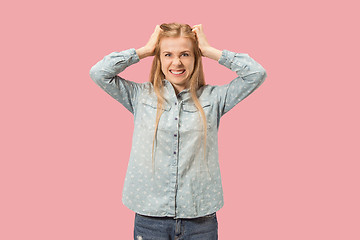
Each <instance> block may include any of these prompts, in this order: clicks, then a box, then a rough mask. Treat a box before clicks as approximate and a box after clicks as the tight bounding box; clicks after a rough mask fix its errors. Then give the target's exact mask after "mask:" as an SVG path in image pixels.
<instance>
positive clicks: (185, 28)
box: [150, 23, 207, 169]
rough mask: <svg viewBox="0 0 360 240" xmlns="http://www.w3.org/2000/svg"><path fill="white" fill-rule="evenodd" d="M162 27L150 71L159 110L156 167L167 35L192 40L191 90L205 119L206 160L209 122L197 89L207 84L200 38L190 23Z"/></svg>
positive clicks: (157, 112)
mask: <svg viewBox="0 0 360 240" xmlns="http://www.w3.org/2000/svg"><path fill="white" fill-rule="evenodd" d="M160 28H161V29H162V30H163V31H161V33H160V35H159V39H158V42H157V44H156V47H155V55H154V59H153V62H152V67H151V71H150V82H151V83H152V84H153V86H154V91H155V94H156V96H157V100H158V101H157V110H156V124H155V131H154V139H153V146H152V166H153V169H154V164H155V163H154V145H155V140H156V134H157V129H158V125H159V121H160V117H161V115H162V113H163V112H164V110H163V108H162V106H163V104H164V102H165V99H164V96H163V88H164V85H163V80H164V79H165V75H164V74H163V72H162V71H161V61H160V42H161V39H163V38H165V37H185V38H188V39H190V40H191V42H192V45H193V50H194V55H195V63H194V71H193V72H192V74H191V75H190V76H189V84H188V85H189V90H190V95H191V98H192V100H193V101H194V103H195V106H196V108H197V109H198V110H199V112H200V115H201V117H202V120H203V126H204V161H205V157H206V136H207V123H206V116H205V113H204V110H203V108H202V107H201V105H200V102H199V99H198V97H197V95H196V91H197V90H198V89H199V88H200V87H202V86H204V85H205V78H204V71H203V65H202V61H201V55H202V54H201V51H200V48H199V45H198V39H197V37H196V34H195V33H194V32H193V31H192V28H191V27H190V26H189V25H188V24H180V23H168V24H165V23H164V24H161V25H160Z"/></svg>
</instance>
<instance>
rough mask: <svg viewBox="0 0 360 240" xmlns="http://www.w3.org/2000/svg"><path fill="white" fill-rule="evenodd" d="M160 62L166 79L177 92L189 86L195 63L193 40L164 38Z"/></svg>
mask: <svg viewBox="0 0 360 240" xmlns="http://www.w3.org/2000/svg"><path fill="white" fill-rule="evenodd" d="M160 62H161V70H162V72H163V73H164V75H165V79H166V80H168V81H169V82H171V83H172V85H173V86H174V88H175V90H176V93H179V92H181V91H182V90H183V89H185V88H187V87H188V80H189V77H190V75H191V74H192V72H193V70H194V64H195V56H194V53H193V46H192V42H191V40H190V39H188V38H184V37H177V38H173V37H165V38H163V39H162V40H161V42H160Z"/></svg>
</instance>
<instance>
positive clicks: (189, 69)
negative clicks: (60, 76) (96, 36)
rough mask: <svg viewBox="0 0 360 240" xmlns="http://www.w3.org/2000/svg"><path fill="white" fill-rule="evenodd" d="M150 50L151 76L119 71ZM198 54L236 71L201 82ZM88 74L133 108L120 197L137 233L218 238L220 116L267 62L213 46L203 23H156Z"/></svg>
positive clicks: (251, 86) (260, 76) (259, 79)
mask: <svg viewBox="0 0 360 240" xmlns="http://www.w3.org/2000/svg"><path fill="white" fill-rule="evenodd" d="M148 56H154V59H153V63H152V68H151V73H150V80H149V81H148V82H144V83H137V82H133V81H129V80H125V79H123V78H121V77H120V76H118V74H119V73H120V72H122V71H124V70H125V68H127V67H129V66H130V65H132V64H135V63H137V62H139V61H140V59H143V58H145V57H148ZM202 57H208V58H211V59H214V60H216V61H218V63H219V64H221V65H223V66H225V67H227V68H229V69H230V70H232V71H235V72H236V73H237V75H238V77H237V78H235V79H234V80H232V81H231V82H229V83H228V84H226V85H222V86H212V85H207V84H205V79H204V73H203V67H202V61H201V59H202ZM90 76H91V78H92V79H93V80H94V82H95V83H96V84H97V85H99V86H100V87H101V88H102V89H103V90H104V91H106V92H107V93H108V94H110V95H111V96H112V97H113V98H114V99H116V100H117V101H119V102H120V103H121V104H122V105H123V106H124V107H125V108H126V109H128V110H129V111H130V112H131V113H132V114H133V115H134V133H133V139H132V148H131V153H130V160H129V164H128V169H127V173H126V177H125V183H124V189H123V198H122V200H123V203H124V205H125V206H127V207H128V208H129V209H131V210H133V211H134V212H135V225H134V239H137V240H140V239H142V240H146V239H156V240H161V239H201V240H205V239H206V240H211V239H217V238H218V237H217V236H218V223H217V218H216V211H218V210H219V209H220V208H221V207H222V206H223V191H222V185H221V177H220V170H219V161H218V144H217V142H218V139H217V131H218V128H219V124H220V118H221V117H222V116H223V115H224V114H225V113H227V112H228V111H229V110H230V109H232V108H233V107H234V106H235V105H236V104H238V103H239V102H240V101H241V100H243V99H244V98H245V97H247V96H248V95H250V94H251V93H252V92H253V91H254V90H255V89H257V88H258V87H259V86H260V85H261V84H262V83H263V81H264V80H265V78H266V72H265V70H264V68H263V67H262V66H261V65H260V64H259V63H257V62H256V61H254V60H253V59H252V58H251V57H249V55H248V54H244V53H235V52H231V51H228V50H223V51H220V50H218V49H215V48H213V47H212V46H210V45H209V43H208V41H207V39H206V37H205V35H204V32H203V28H202V25H201V24H200V25H195V26H193V27H190V26H189V25H187V24H178V23H171V24H162V25H161V26H159V25H157V26H156V28H155V31H154V33H153V34H152V35H151V37H150V40H149V41H148V43H147V44H146V45H145V46H144V47H141V48H139V49H136V50H135V49H134V48H131V49H128V50H125V51H121V52H113V53H110V54H109V55H107V56H105V57H104V58H103V59H102V60H101V61H99V62H98V63H96V64H95V65H94V66H93V67H92V68H91V70H90Z"/></svg>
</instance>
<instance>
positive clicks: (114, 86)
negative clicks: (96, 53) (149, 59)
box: [89, 48, 143, 114]
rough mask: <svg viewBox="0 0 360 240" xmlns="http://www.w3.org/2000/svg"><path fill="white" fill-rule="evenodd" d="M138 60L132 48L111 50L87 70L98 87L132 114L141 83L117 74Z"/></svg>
mask: <svg viewBox="0 0 360 240" xmlns="http://www.w3.org/2000/svg"><path fill="white" fill-rule="evenodd" d="M139 61H140V59H139V56H138V55H137V54H136V51H135V49H134V48H131V49H128V50H125V51H121V52H112V53H110V54H109V55H107V56H105V57H104V58H103V59H102V60H100V61H99V62H97V63H96V64H95V65H94V66H93V67H92V68H91V69H90V72H89V73H90V77H91V79H92V80H93V81H94V82H95V83H96V84H97V85H98V86H99V87H100V88H102V89H103V90H104V91H105V92H107V93H108V94H109V95H110V96H111V97H113V98H114V99H115V100H117V101H118V102H120V103H121V104H122V105H123V106H124V107H125V108H126V109H128V110H129V111H130V112H131V113H132V114H134V106H136V101H137V95H138V92H139V91H140V89H141V87H142V85H143V84H142V83H136V82H132V81H129V80H126V79H124V78H122V77H120V76H117V74H119V73H120V72H122V71H124V70H125V68H127V67H129V66H130V65H132V64H135V63H137V62H139Z"/></svg>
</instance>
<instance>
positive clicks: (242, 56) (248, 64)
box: [216, 50, 267, 116]
mask: <svg viewBox="0 0 360 240" xmlns="http://www.w3.org/2000/svg"><path fill="white" fill-rule="evenodd" d="M218 62H219V64H221V65H223V66H225V67H227V68H229V69H230V70H232V71H234V72H236V74H237V75H238V77H237V78H235V79H234V80H232V81H231V82H230V83H228V84H226V85H222V86H217V87H216V91H217V95H218V101H219V108H220V112H221V116H223V115H224V114H225V113H227V112H228V111H229V110H230V109H232V108H233V107H234V106H235V105H236V104H238V103H239V102H240V101H242V100H243V99H245V98H246V97H247V96H249V95H250V94H251V93H252V92H253V91H255V89H257V88H258V87H259V86H260V85H261V84H262V83H263V82H264V81H265V78H266V76H267V74H266V71H265V69H264V68H263V67H262V66H261V65H260V64H259V63H257V62H256V61H255V60H254V59H252V58H251V57H250V56H249V55H248V54H246V53H235V52H231V51H228V50H223V52H222V55H221V57H220V59H219V61H218Z"/></svg>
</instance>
